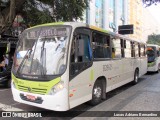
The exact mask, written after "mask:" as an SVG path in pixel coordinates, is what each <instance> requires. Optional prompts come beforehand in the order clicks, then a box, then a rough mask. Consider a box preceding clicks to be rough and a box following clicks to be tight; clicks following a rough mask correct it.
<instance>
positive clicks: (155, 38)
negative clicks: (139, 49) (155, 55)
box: [147, 34, 160, 45]
mask: <svg viewBox="0 0 160 120" xmlns="http://www.w3.org/2000/svg"><path fill="white" fill-rule="evenodd" d="M147 43H148V44H156V45H160V35H155V34H153V35H149V36H148V41H147Z"/></svg>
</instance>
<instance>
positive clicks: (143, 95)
mask: <svg viewBox="0 0 160 120" xmlns="http://www.w3.org/2000/svg"><path fill="white" fill-rule="evenodd" d="M0 87H1V88H0V109H1V111H35V112H37V111H40V112H41V111H42V112H45V115H46V116H48V117H47V118H43V117H42V118H31V119H34V120H35V119H37V120H38V119H40V120H43V119H45V120H46V119H47V120H50V119H53V117H54V114H55V115H56V114H59V116H60V113H59V112H54V111H48V110H45V109H41V108H37V107H33V106H29V105H25V104H21V103H17V102H15V101H14V100H13V98H12V93H11V89H10V88H5V87H3V86H0ZM159 101H160V74H156V73H149V74H146V75H144V76H142V77H141V78H140V79H139V83H138V84H136V85H132V84H131V83H129V84H127V85H124V86H122V87H120V88H118V89H116V90H113V91H111V92H109V93H107V99H106V100H104V101H102V103H100V104H99V105H97V106H94V107H93V106H90V105H88V104H86V103H85V104H82V105H80V106H78V107H75V108H73V109H71V110H70V111H69V112H70V113H74V111H82V112H79V113H78V114H75V115H73V114H72V115H68V117H56V119H74V120H76V119H86V120H88V119H96V120H98V119H100V118H101V119H104V120H106V119H109V120H117V119H125V120H128V119H131V120H135V119H138V120H146V119H150V120H152V119H153V120H160V118H159V117H150V118H149V117H110V118H109V117H108V118H104V113H102V116H101V112H100V113H98V112H97V111H160V103H159ZM88 111H96V112H97V114H99V116H100V118H99V117H97V116H96V115H95V114H93V113H94V112H88ZM86 113H87V115H86ZM51 114H52V115H53V117H52V116H51ZM1 119H6V118H1ZM14 119H16V120H17V118H14ZM19 119H22V118H19Z"/></svg>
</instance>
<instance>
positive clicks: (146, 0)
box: [142, 0, 160, 7]
mask: <svg viewBox="0 0 160 120" xmlns="http://www.w3.org/2000/svg"><path fill="white" fill-rule="evenodd" d="M142 1H143V4H144V5H145V6H146V7H149V6H151V5H153V4H155V5H157V3H160V0H142Z"/></svg>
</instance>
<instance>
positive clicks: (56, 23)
mask: <svg viewBox="0 0 160 120" xmlns="http://www.w3.org/2000/svg"><path fill="white" fill-rule="evenodd" d="M52 25H69V26H72V27H74V28H76V27H88V28H90V29H93V30H96V31H100V32H103V33H108V34H110V35H113V36H117V37H120V38H125V39H127V40H130V41H134V42H141V43H144V44H146V43H145V42H143V41H140V40H139V41H137V40H135V39H131V38H129V37H127V36H124V35H121V34H117V33H114V32H111V31H109V30H104V29H102V28H99V27H96V26H93V25H89V24H86V23H82V22H53V23H46V24H41V25H36V26H33V27H30V28H28V29H32V28H36V27H42V26H52Z"/></svg>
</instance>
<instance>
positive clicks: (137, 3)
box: [84, 0, 143, 40]
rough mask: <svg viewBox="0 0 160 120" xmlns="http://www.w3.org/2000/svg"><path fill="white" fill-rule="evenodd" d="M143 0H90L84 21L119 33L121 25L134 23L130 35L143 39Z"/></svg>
mask: <svg viewBox="0 0 160 120" xmlns="http://www.w3.org/2000/svg"><path fill="white" fill-rule="evenodd" d="M142 14H143V3H142V0H89V8H88V9H87V10H86V14H85V17H84V18H85V19H84V22H86V23H88V24H90V25H95V26H97V27H101V28H103V29H108V30H110V31H113V32H116V33H118V26H119V25H128V24H133V25H134V34H132V35H128V36H129V37H131V38H133V39H136V40H142V39H143V35H142V33H143V15H142Z"/></svg>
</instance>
